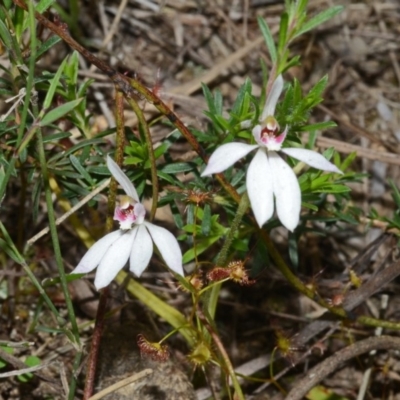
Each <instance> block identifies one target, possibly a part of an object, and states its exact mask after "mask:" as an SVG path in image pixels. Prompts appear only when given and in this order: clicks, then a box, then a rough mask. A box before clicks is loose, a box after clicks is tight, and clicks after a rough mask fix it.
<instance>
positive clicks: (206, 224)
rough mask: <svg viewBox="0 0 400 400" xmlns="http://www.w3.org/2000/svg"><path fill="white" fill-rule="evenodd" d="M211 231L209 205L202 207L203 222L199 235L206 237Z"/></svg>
mask: <svg viewBox="0 0 400 400" xmlns="http://www.w3.org/2000/svg"><path fill="white" fill-rule="evenodd" d="M210 231H211V207H210V205H209V204H206V205H205V206H204V214H203V220H202V221H201V233H202V234H203V235H204V236H208V235H209V234H210Z"/></svg>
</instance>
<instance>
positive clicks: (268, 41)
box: [257, 17, 278, 63]
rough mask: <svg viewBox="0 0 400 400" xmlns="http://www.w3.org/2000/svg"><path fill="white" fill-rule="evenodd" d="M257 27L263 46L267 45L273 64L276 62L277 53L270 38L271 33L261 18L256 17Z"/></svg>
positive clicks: (272, 39)
mask: <svg viewBox="0 0 400 400" xmlns="http://www.w3.org/2000/svg"><path fill="white" fill-rule="evenodd" d="M257 22H258V26H259V27H260V31H261V34H262V35H263V37H264V40H265V44H266V45H267V48H268V51H269V55H270V56H271V61H272V62H273V63H275V62H276V61H277V57H278V56H277V51H276V47H275V42H274V38H273V37H272V34H271V31H270V29H269V27H268V24H267V22H266V21H265V20H264V18H262V17H257Z"/></svg>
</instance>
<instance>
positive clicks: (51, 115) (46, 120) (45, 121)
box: [40, 97, 83, 127]
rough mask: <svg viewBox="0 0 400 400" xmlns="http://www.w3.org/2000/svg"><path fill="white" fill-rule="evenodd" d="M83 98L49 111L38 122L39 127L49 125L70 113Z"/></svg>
mask: <svg viewBox="0 0 400 400" xmlns="http://www.w3.org/2000/svg"><path fill="white" fill-rule="evenodd" d="M82 100H83V98H82V97H81V98H80V99H76V100H72V101H69V102H68V103H65V104H62V105H61V106H59V107H56V108H55V109H53V110H51V111H49V112H48V113H47V114H46V115H45V116H44V117H43V118H42V120H41V121H40V126H42V127H43V126H46V125H50V124H51V123H52V122H54V121H56V120H58V119H59V118H61V117H63V116H64V115H66V114H68V113H69V112H70V111H72V110H73V109H74V108H75V107H76V106H77V105H78V104H79V103H80V102H81V101H82Z"/></svg>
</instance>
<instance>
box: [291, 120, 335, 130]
mask: <svg viewBox="0 0 400 400" xmlns="http://www.w3.org/2000/svg"><path fill="white" fill-rule="evenodd" d="M336 126H337V124H336V122H334V121H326V122H317V123H316V124H311V125H304V126H301V127H300V128H299V129H298V131H299V132H314V131H322V130H325V129H330V128H335V127H336Z"/></svg>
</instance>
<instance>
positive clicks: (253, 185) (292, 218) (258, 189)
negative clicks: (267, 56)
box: [202, 75, 342, 231]
mask: <svg viewBox="0 0 400 400" xmlns="http://www.w3.org/2000/svg"><path fill="white" fill-rule="evenodd" d="M282 90H283V78H282V75H279V76H278V77H277V78H276V80H275V82H274V84H273V85H272V88H271V91H270V93H269V95H268V98H267V101H266V103H265V107H264V109H263V112H262V113H261V117H260V123H259V124H258V125H256V126H255V127H254V128H253V130H252V133H253V136H254V139H255V141H256V143H257V144H254V145H250V144H246V143H227V144H224V145H222V146H220V147H218V149H217V150H215V152H214V153H213V154H212V155H211V157H210V160H209V161H208V165H207V167H206V168H205V170H204V171H203V173H202V176H208V175H211V174H216V173H219V172H222V171H225V170H226V169H227V168H229V167H231V166H232V165H233V164H234V163H235V162H236V161H238V160H239V159H241V158H242V157H245V156H246V155H247V154H249V153H250V152H251V151H253V150H256V149H257V152H256V154H255V156H254V158H253V159H252V161H251V162H250V165H249V168H248V170H247V175H246V186H247V192H248V195H249V199H250V204H251V207H252V209H253V212H254V216H255V218H256V220H257V223H258V225H259V226H260V227H261V226H262V225H263V224H264V223H265V222H267V221H268V220H269V219H270V218H271V217H272V215H273V213H274V197H275V205H276V212H277V215H278V218H279V220H280V221H281V223H282V225H283V226H284V227H286V228H287V229H288V230H290V231H293V230H294V229H295V228H296V226H297V225H298V223H299V219H300V210H301V191H300V186H299V183H298V180H297V177H296V175H295V173H294V172H293V170H292V168H291V167H290V166H289V165H288V164H287V163H286V162H285V161H284V160H283V159H282V158H281V157H280V156H279V155H278V152H282V153H284V154H286V155H288V156H290V157H293V158H296V159H297V160H300V161H303V162H305V163H306V164H308V165H310V166H311V167H313V168H316V169H320V170H323V171H329V172H336V173H342V172H341V171H340V170H339V169H338V168H337V167H336V166H335V165H334V164H332V163H331V162H329V161H328V160H327V159H326V158H325V157H323V156H322V155H321V154H319V153H317V152H315V151H312V150H307V149H300V148H282V144H283V142H284V140H285V138H286V135H287V131H288V128H287V127H286V129H285V130H284V131H283V132H282V133H280V127H279V124H278V121H277V120H276V119H275V116H274V114H275V108H276V104H277V102H278V99H279V97H280V95H281V93H282Z"/></svg>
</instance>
